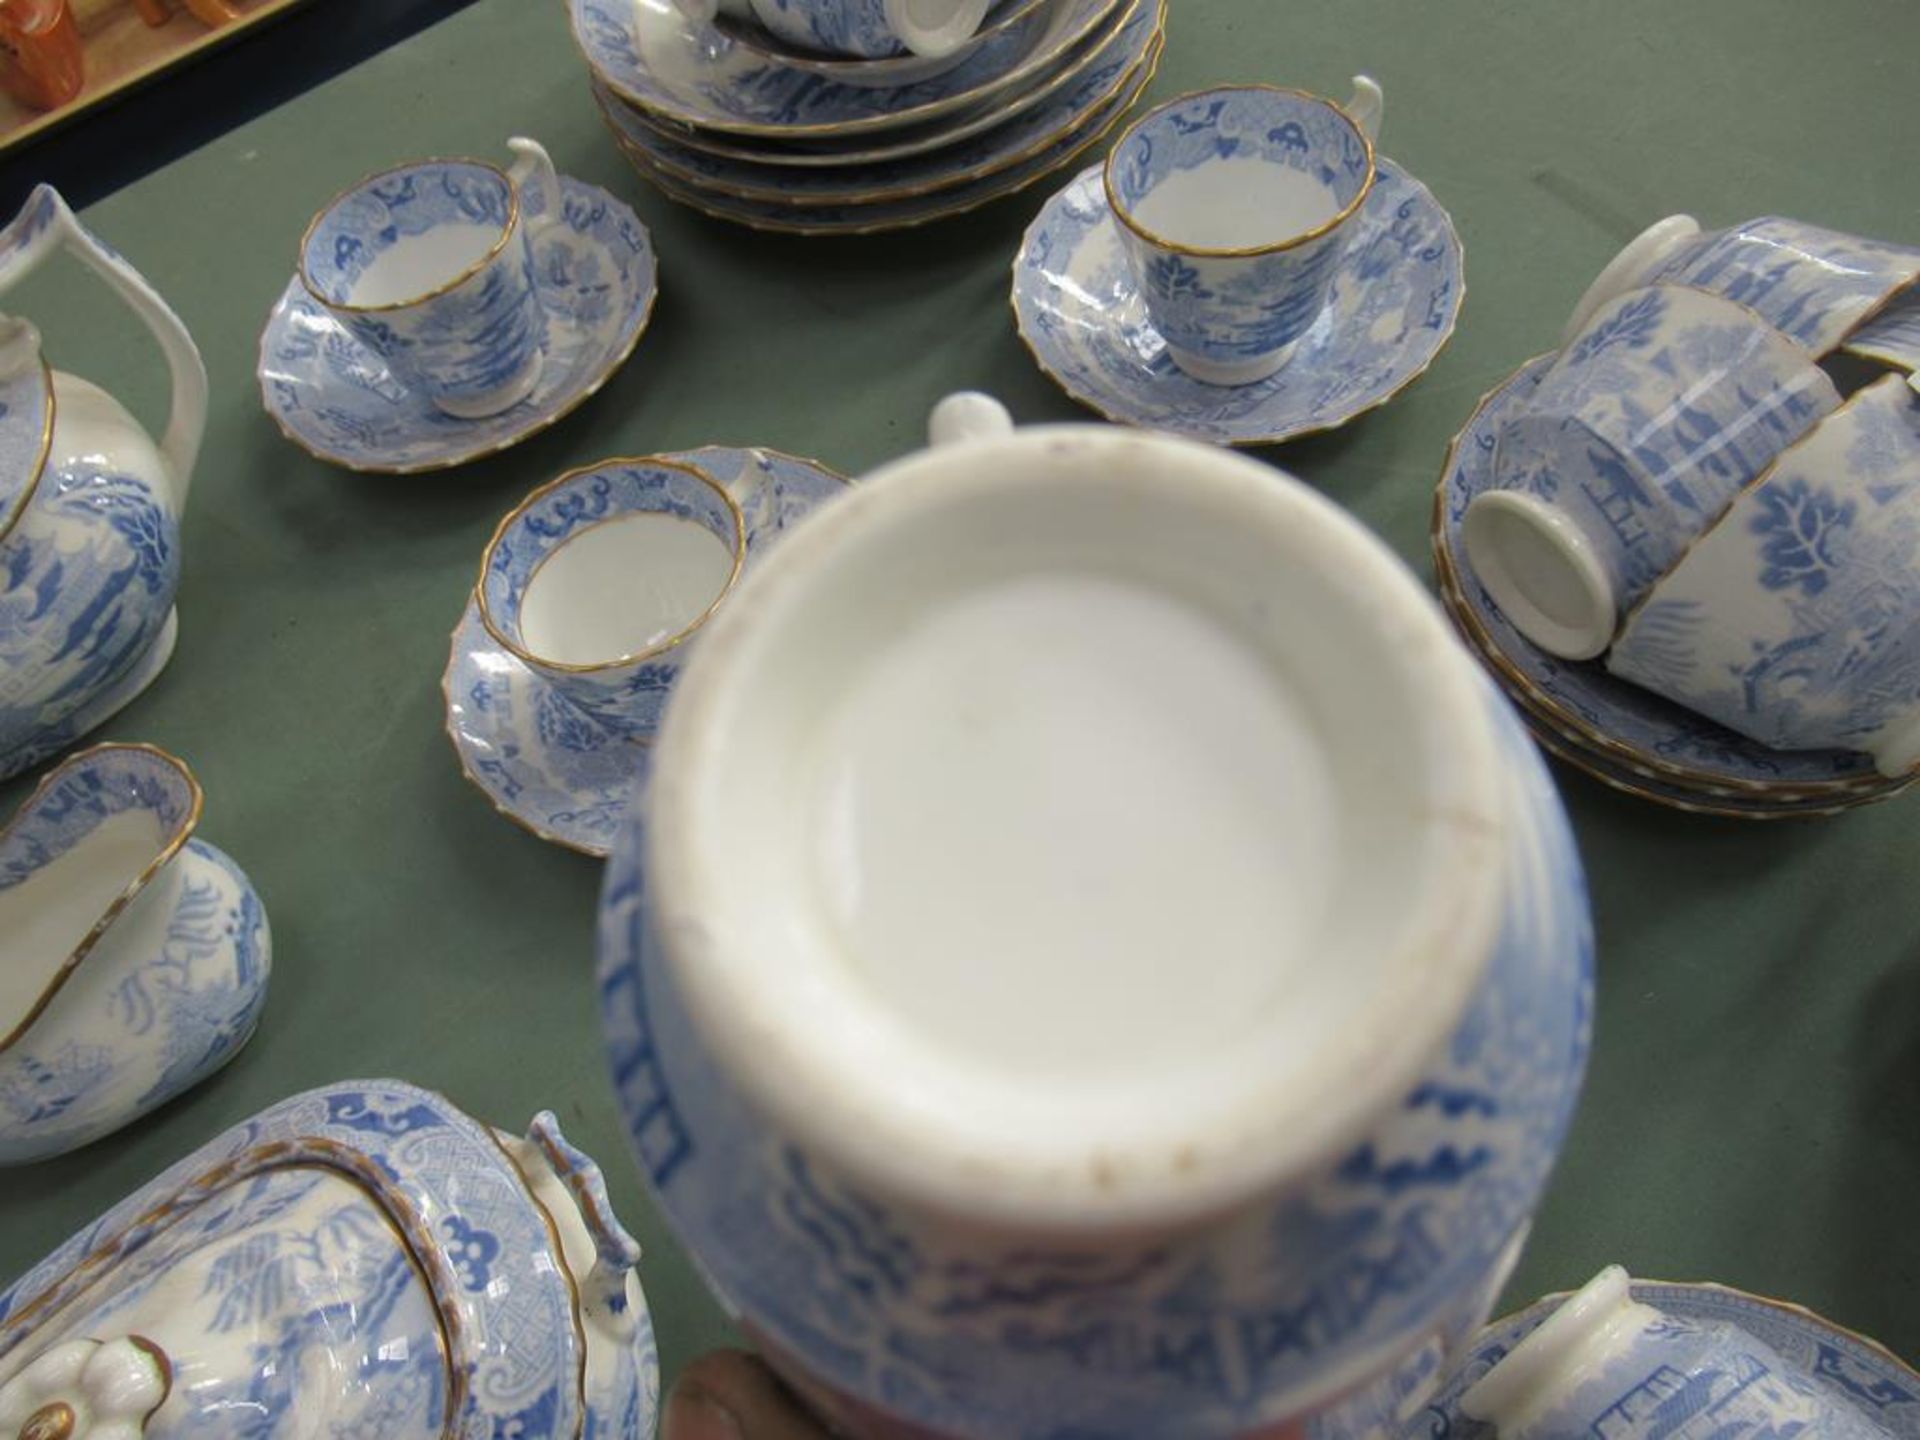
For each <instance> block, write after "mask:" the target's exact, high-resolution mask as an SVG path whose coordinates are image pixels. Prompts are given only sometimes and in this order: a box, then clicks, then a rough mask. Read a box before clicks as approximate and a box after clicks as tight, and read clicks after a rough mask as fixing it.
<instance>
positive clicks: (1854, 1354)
mask: <svg viewBox="0 0 1920 1440" xmlns="http://www.w3.org/2000/svg"><path fill="white" fill-rule="evenodd" d="M1630 1294H1631V1296H1632V1299H1633V1300H1634V1301H1635V1302H1637V1303H1638V1304H1641V1305H1645V1306H1649V1307H1652V1308H1653V1309H1654V1310H1655V1311H1657V1312H1658V1313H1660V1314H1662V1315H1664V1316H1665V1317H1667V1321H1668V1323H1669V1324H1671V1325H1672V1326H1673V1327H1674V1336H1675V1339H1676V1340H1677V1341H1682V1342H1683V1343H1686V1344H1694V1343H1697V1337H1699V1336H1702V1335H1707V1334H1714V1333H1721V1334H1724V1333H1727V1332H1729V1331H1731V1332H1733V1333H1735V1334H1738V1335H1744V1336H1746V1337H1750V1338H1751V1340H1752V1341H1753V1342H1754V1343H1755V1346H1756V1347H1757V1348H1758V1349H1759V1350H1764V1351H1765V1352H1766V1353H1767V1354H1768V1355H1770V1356H1771V1357H1773V1358H1774V1359H1775V1360H1777V1361H1780V1362H1784V1364H1785V1365H1786V1367H1787V1368H1788V1369H1789V1370H1790V1371H1791V1372H1792V1373H1793V1376H1794V1377H1795V1378H1794V1382H1793V1384H1792V1385H1791V1386H1781V1385H1780V1383H1779V1382H1775V1381H1771V1380H1770V1379H1769V1378H1768V1377H1762V1376H1760V1375H1758V1374H1757V1373H1754V1372H1755V1371H1756V1370H1757V1369H1758V1368H1759V1367H1758V1366H1754V1365H1748V1366H1746V1367H1744V1369H1745V1372H1746V1373H1745V1374H1742V1373H1740V1372H1739V1371H1736V1372H1735V1373H1733V1374H1731V1375H1725V1374H1723V1375H1722V1376H1719V1377H1714V1378H1709V1377H1707V1376H1705V1375H1701V1376H1700V1377H1699V1381H1698V1388H1697V1389H1695V1390H1691V1391H1690V1390H1686V1389H1682V1390H1680V1391H1679V1392H1678V1394H1676V1395H1674V1396H1673V1397H1672V1398H1671V1399H1669V1400H1667V1401H1665V1402H1664V1404H1665V1405H1666V1406H1667V1407H1668V1408H1666V1409H1665V1410H1664V1411H1663V1412H1662V1413H1661V1415H1660V1419H1659V1420H1658V1421H1657V1422H1656V1427H1655V1428H1656V1429H1657V1432H1658V1433H1661V1434H1667V1435H1672V1436H1674V1437H1676V1440H1679V1437H1684V1440H1694V1437H1696V1436H1699V1435H1707V1434H1714V1435H1718V1434H1724V1433H1725V1431H1724V1430H1723V1429H1722V1428H1721V1423H1716V1418H1715V1417H1716V1416H1721V1415H1722V1414H1724V1423H1729V1424H1730V1425H1731V1426H1732V1427H1734V1428H1739V1429H1740V1433H1753V1434H1761V1433H1781V1432H1780V1431H1769V1430H1768V1429H1767V1426H1766V1425H1765V1424H1764V1423H1760V1424H1755V1425H1753V1426H1752V1428H1751V1429H1746V1428H1744V1425H1745V1424H1747V1423H1750V1422H1751V1420H1752V1419H1754V1418H1757V1417H1753V1416H1752V1414H1751V1412H1752V1410H1753V1409H1754V1408H1755V1407H1754V1402H1755V1401H1756V1400H1759V1399H1761V1398H1762V1397H1763V1396H1764V1395H1765V1394H1766V1392H1767V1391H1768V1390H1769V1389H1770V1388H1772V1389H1775V1390H1776V1391H1777V1390H1778V1389H1780V1388H1785V1389H1787V1390H1789V1392H1790V1394H1791V1395H1792V1396H1793V1399H1794V1401H1797V1402H1804V1401H1805V1399H1806V1395H1805V1392H1804V1390H1803V1388H1802V1387H1803V1386H1804V1385H1805V1384H1807V1383H1809V1382H1810V1384H1811V1385H1812V1387H1813V1390H1814V1392H1815V1396H1814V1399H1815V1403H1816V1404H1817V1406H1818V1407H1819V1408H1820V1410H1821V1411H1822V1412H1823V1416H1824V1418H1826V1419H1828V1421H1829V1423H1831V1422H1832V1420H1833V1419H1834V1418H1835V1417H1838V1419H1839V1420H1840V1422H1841V1426H1842V1427H1844V1428H1836V1429H1833V1430H1820V1429H1818V1428H1816V1427H1808V1428H1805V1429H1800V1428H1797V1426H1798V1423H1799V1422H1798V1421H1792V1420H1790V1421H1789V1422H1788V1424H1787V1425H1786V1426H1785V1427H1783V1429H1784V1431H1785V1433H1801V1434H1816V1433H1817V1434H1838V1435H1844V1436H1846V1437H1847V1440H1857V1437H1858V1435H1859V1434H1860V1430H1859V1429H1858V1428H1856V1426H1861V1427H1864V1426H1871V1427H1872V1429H1871V1430H1870V1431H1869V1432H1868V1433H1878V1434H1884V1435H1892V1436H1896V1437H1899V1440H1916V1437H1920V1373H1916V1372H1915V1371H1914V1370H1912V1369H1910V1368H1909V1367H1908V1366H1906V1365H1904V1364H1902V1363H1901V1362H1900V1361H1899V1360H1897V1359H1895V1358H1894V1356H1893V1355H1891V1354H1889V1353H1888V1352H1887V1351H1886V1350H1885V1349H1884V1348H1882V1347H1881V1346H1879V1345H1876V1344H1875V1343H1874V1342H1873V1341H1871V1340H1866V1339H1863V1338H1862V1337H1860V1336H1858V1335H1854V1334H1851V1333H1850V1332H1848V1331H1846V1330H1843V1329H1841V1328H1840V1327H1839V1326H1837V1325H1835V1324H1833V1323H1832V1322H1831V1321H1828V1320H1825V1319H1822V1318H1821V1317H1820V1316H1817V1315H1814V1314H1812V1313H1811V1312H1809V1311H1806V1310H1803V1309H1801V1308H1799V1307H1798V1306H1794V1305H1787V1304H1783V1303H1781V1302H1780V1301H1777V1300H1766V1299H1762V1298H1760V1297H1758V1296H1754V1295H1747V1294H1743V1293H1742V1292H1741V1291H1738V1290H1732V1289H1728V1288H1726V1287H1724V1286H1720V1285H1678V1284H1668V1283H1665V1282H1661V1281H1650V1280H1636V1281H1633V1282H1632V1285H1631V1290H1630ZM1565 1298H1566V1297H1563V1296H1549V1297H1548V1298H1546V1299H1543V1300H1540V1301H1538V1302H1536V1303H1535V1304H1533V1305H1530V1306H1528V1307H1527V1308H1526V1309H1524V1310H1522V1311H1520V1312H1518V1313H1517V1314H1514V1315H1510V1316H1508V1317H1506V1318H1505V1319H1503V1320H1499V1321H1496V1322H1495V1323H1494V1324H1492V1325H1490V1326H1488V1327H1487V1329H1486V1330H1485V1331H1484V1332H1482V1333H1481V1334H1480V1335H1479V1336H1478V1337H1477V1338H1476V1339H1475V1340H1474V1341H1473V1342H1472V1346H1471V1348H1470V1350H1469V1351H1468V1353H1467V1354H1466V1357H1465V1359H1464V1360H1463V1361H1462V1363H1460V1364H1459V1365H1458V1366H1456V1367H1455V1368H1454V1369H1453V1370H1452V1371H1451V1372H1450V1373H1449V1374H1448V1375H1447V1377H1446V1379H1445V1381H1444V1383H1443V1384H1442V1386H1441V1388H1440V1390H1439V1392H1438V1393H1437V1394H1436V1395H1435V1396H1434V1397H1433V1398H1432V1400H1431V1401H1430V1402H1429V1403H1428V1404H1427V1405H1426V1407H1425V1408H1424V1409H1423V1410H1422V1411H1421V1412H1420V1413H1419V1414H1418V1415H1416V1416H1415V1417H1414V1418H1413V1420H1412V1421H1410V1422H1409V1425H1408V1427H1407V1431H1406V1433H1408V1434H1410V1435H1411V1434H1419V1435H1422V1436H1425V1437H1428V1440H1494V1435H1495V1431H1494V1428H1493V1426H1491V1425H1489V1424H1487V1423H1485V1422H1484V1421H1480V1420H1475V1419H1473V1418H1471V1417H1470V1416H1469V1415H1467V1414H1466V1413H1465V1412H1463V1410H1462V1409H1461V1404H1460V1402H1461V1398H1462V1396H1463V1395H1465V1394H1466V1392H1467V1391H1468V1390H1469V1389H1470V1388H1471V1387H1472V1386H1474V1385H1476V1384H1477V1383H1479V1382H1480V1381H1481V1380H1483V1379H1484V1378H1485V1377H1486V1376H1487V1375H1488V1374H1489V1373H1490V1372H1491V1371H1492V1370H1493V1369H1494V1368H1495V1367H1496V1366H1498V1365H1499V1364H1500V1363H1501V1362H1502V1361H1504V1360H1505V1359H1506V1358H1507V1357H1508V1356H1509V1355H1511V1354H1513V1353H1514V1352H1515V1350H1516V1349H1517V1348H1518V1347H1519V1346H1520V1345H1521V1343H1522V1342H1524V1341H1525V1340H1526V1339H1527V1338H1528V1337H1529V1336H1530V1335H1532V1334H1534V1333H1535V1332H1536V1331H1537V1330H1538V1329H1539V1328H1540V1326H1541V1325H1543V1324H1544V1323H1545V1322H1546V1321H1547V1320H1548V1319H1550V1318H1551V1317H1552V1316H1553V1315H1554V1314H1555V1313H1557V1312H1558V1310H1559V1309H1560V1307H1561V1305H1562V1303H1563V1302H1564V1300H1565ZM1689 1332H1691V1337H1689ZM1763 1364H1766V1365H1768V1366H1769V1367H1771V1365H1772V1362H1771V1361H1768V1362H1763ZM1674 1368H1675V1370H1676V1373H1677V1372H1678V1370H1679V1368H1680V1367H1678V1366H1676V1367H1674ZM1643 1378H1648V1379H1651V1380H1652V1381H1653V1383H1652V1384H1651V1385H1650V1386H1649V1387H1647V1389H1646V1390H1645V1391H1637V1390H1636V1391H1630V1392H1627V1393H1625V1394H1622V1395H1620V1396H1617V1397H1615V1398H1618V1399H1621V1400H1622V1401H1624V1402H1625V1403H1624V1404H1623V1406H1622V1409H1621V1411H1620V1412H1618V1413H1616V1414H1613V1415H1611V1416H1610V1417H1609V1419H1608V1421H1607V1422H1606V1426H1605V1428H1604V1429H1603V1430H1602V1431H1601V1432H1600V1433H1604V1434H1608V1435H1613V1434H1619V1435H1622V1436H1638V1435H1644V1434H1646V1433H1648V1429H1647V1422H1646V1421H1645V1419H1643V1418H1641V1415H1642V1413H1643V1410H1644V1405H1643V1403H1642V1402H1645V1401H1654V1402H1655V1403H1656V1405H1659V1404H1660V1403H1662V1402H1660V1401H1659V1399H1658V1397H1659V1396H1660V1395H1661V1393H1662V1392H1664V1391H1667V1390H1668V1389H1669V1386H1670V1383H1671V1382H1670V1380H1669V1379H1668V1378H1667V1377H1661V1376H1654V1375H1648V1376H1645V1377H1643ZM1694 1401H1704V1402H1706V1403H1705V1404H1704V1405H1702V1406H1701V1408H1699V1409H1695V1408H1694V1406H1693V1404H1692V1402H1694ZM1790 1403H1793V1402H1790ZM1769 1408H1770V1407H1769ZM1668 1427H1672V1428H1668ZM1582 1433H1592V1432H1582Z"/></svg>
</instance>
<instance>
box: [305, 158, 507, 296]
mask: <svg viewBox="0 0 1920 1440" xmlns="http://www.w3.org/2000/svg"><path fill="white" fill-rule="evenodd" d="M430 165H471V166H473V167H474V168H475V169H476V170H488V171H491V172H492V173H493V174H495V175H498V176H499V177H500V182H501V183H502V184H503V185H505V186H506V187H507V222H506V224H505V225H504V226H502V227H501V230H500V238H499V239H497V240H495V241H494V242H493V244H491V245H489V246H488V247H487V253H486V254H484V255H482V256H481V257H480V258H479V259H478V260H475V261H474V262H473V263H472V264H471V265H469V266H467V268H466V269H464V270H462V271H461V272H460V273H459V274H458V275H456V276H454V277H453V278H452V279H451V280H447V281H443V282H442V283H441V284H439V285H436V286H435V287H434V288H433V289H431V290H427V291H424V292H422V293H421V294H419V295H413V296H409V297H408V298H407V299H405V300H390V301H388V302H387V303H386V304H384V305H354V304H350V303H348V302H346V301H342V300H329V299H328V298H327V297H326V296H325V295H323V294H321V293H320V290H319V287H318V286H316V285H315V284H314V282H313V277H312V276H311V275H309V274H307V246H308V245H309V244H310V243H311V242H312V240H313V236H314V232H315V231H316V230H318V229H319V228H320V224H321V222H322V221H323V220H325V219H326V218H327V217H328V216H329V215H331V214H332V213H333V212H334V209H335V207H337V206H338V205H339V204H340V202H341V201H342V200H345V199H346V198H347V197H348V196H349V195H353V194H356V193H358V192H359V191H361V190H364V189H366V188H367V187H368V186H369V185H371V184H373V183H374V181H376V180H384V179H386V178H387V176H389V175H399V174H401V173H403V172H405V171H408V170H419V169H424V168H426V167H427V166H430ZM519 223H520V187H519V186H518V185H516V184H514V182H513V176H511V175H509V174H508V173H507V172H506V171H505V170H502V169H501V168H500V167H499V166H498V165H495V164H494V163H493V162H492V161H491V160H476V159H474V158H473V157H472V156H469V155H429V156H427V157H426V158H425V159H421V160H408V161H405V162H403V163H401V164H399V165H389V166H388V167H387V168H386V169H384V170H375V171H373V172H372V173H371V174H368V175H362V176H361V177H360V178H359V179H358V180H356V181H354V182H353V184H351V185H348V186H346V187H345V188H343V189H341V190H340V191H338V192H337V193H336V194H335V195H334V197H333V198H332V199H331V200H329V201H327V203H326V204H324V205H322V206H321V207H320V208H319V209H318V210H316V211H314V212H313V218H312V219H311V220H309V221H308V222H307V228H306V229H305V230H303V231H301V232H300V251H299V259H298V262H297V263H296V264H295V266H294V274H296V275H298V276H299V277H300V285H301V288H302V289H304V290H305V291H306V292H307V294H309V295H311V296H312V297H313V298H314V301H315V303H316V304H320V305H324V306H326V307H327V309H329V310H333V311H336V312H338V313H339V314H342V315H390V314H392V313H393V312H394V311H396V310H407V309H411V308H412V307H413V306H415V305H424V304H426V303H427V301H429V300H438V299H439V298H440V297H441V296H442V295H445V294H447V293H448V292H450V291H453V290H457V289H459V288H460V287H461V286H462V285H464V284H466V283H467V281H469V280H471V279H472V278H473V277H474V276H476V275H478V274H479V273H480V272H481V271H482V270H484V269H486V268H487V266H489V265H491V264H492V263H493V261H494V258H495V257H496V256H497V255H499V254H500V252H501V251H502V250H505V249H506V248H507V242H508V241H510V240H512V239H513V232H514V227H515V226H517V225H519Z"/></svg>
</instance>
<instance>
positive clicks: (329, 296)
mask: <svg viewBox="0 0 1920 1440" xmlns="http://www.w3.org/2000/svg"><path fill="white" fill-rule="evenodd" d="M517 207H518V200H517V198H516V195H515V192H514V188H513V182H512V181H511V180H509V179H508V178H507V175H506V174H505V172H504V171H501V170H499V169H497V168H495V167H494V166H492V165H487V164H484V163H482V162H481V161H477V160H434V161H426V162H423V163H421V164H418V165H409V166H406V167H404V168H402V169H398V170H390V171H388V172H386V173H385V174H382V175H375V176H372V177H371V178H369V179H366V180H363V181H361V182H360V183H359V184H358V185H356V186H354V187H353V188H352V189H351V190H349V191H347V192H346V193H345V194H344V195H342V196H340V197H339V198H338V199H336V200H335V201H334V202H333V203H332V204H331V205H329V206H328V207H327V208H326V209H325V210H323V211H321V212H320V214H319V215H318V216H317V217H316V218H315V220H314V222H313V224H312V225H311V226H309V227H308V230H307V234H306V238H305V239H304V240H303V241H302V242H301V246H300V278H301V280H302V282H303V283H304V284H305V285H306V287H307V289H308V290H309V291H310V292H312V294H313V295H314V297H315V298H316V299H318V300H321V301H323V302H325V303H326V304H328V305H331V306H334V307H335V308H337V309H344V310H390V309H397V308H399V307H401V306H404V305H409V304H415V303H418V302H419V301H421V300H425V299H429V298H431V297H432V296H433V295H435V294H437V293H439V292H440V291H442V290H446V289H448V288H450V287H451V286H453V285H454V284H456V283H458V282H459V281H460V280H462V279H464V278H466V277H467V276H468V275H471V274H472V273H473V272H474V271H476V270H478V269H479V268H480V266H481V265H483V264H484V263H485V262H486V261H487V260H488V259H489V258H490V257H491V256H492V255H493V254H494V253H495V252H496V251H498V250H499V249H500V247H501V246H503V245H505V244H506V242H507V237H508V234H509V233H510V231H511V230H512V227H513V223H514V219H515V216H516V214H517Z"/></svg>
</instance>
